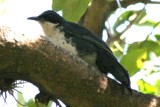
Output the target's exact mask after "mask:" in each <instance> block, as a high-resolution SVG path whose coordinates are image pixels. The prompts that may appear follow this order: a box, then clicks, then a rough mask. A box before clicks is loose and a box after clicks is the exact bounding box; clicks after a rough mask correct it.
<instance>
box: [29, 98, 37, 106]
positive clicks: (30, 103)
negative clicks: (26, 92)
mask: <svg viewBox="0 0 160 107" xmlns="http://www.w3.org/2000/svg"><path fill="white" fill-rule="evenodd" d="M27 106H28V107H37V106H36V104H35V102H34V100H33V99H30V100H29V101H28V102H27Z"/></svg>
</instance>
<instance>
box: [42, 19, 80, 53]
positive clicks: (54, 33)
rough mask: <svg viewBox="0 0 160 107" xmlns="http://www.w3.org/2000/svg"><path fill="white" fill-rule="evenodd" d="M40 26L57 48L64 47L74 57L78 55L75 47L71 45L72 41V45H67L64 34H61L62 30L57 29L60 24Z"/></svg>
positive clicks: (45, 23) (48, 23)
mask: <svg viewBox="0 0 160 107" xmlns="http://www.w3.org/2000/svg"><path fill="white" fill-rule="evenodd" d="M40 24H41V26H42V28H43V31H44V34H45V36H47V37H49V38H50V39H51V40H52V41H53V42H54V43H55V44H56V45H57V46H59V47H62V48H64V49H65V50H67V51H70V52H71V53H72V54H74V55H77V54H78V53H77V50H76V48H75V46H73V45H71V42H72V41H71V40H70V41H69V42H70V43H67V42H66V38H65V36H64V32H60V29H58V28H57V27H55V26H57V25H58V24H52V23H50V22H43V23H41V22H40Z"/></svg>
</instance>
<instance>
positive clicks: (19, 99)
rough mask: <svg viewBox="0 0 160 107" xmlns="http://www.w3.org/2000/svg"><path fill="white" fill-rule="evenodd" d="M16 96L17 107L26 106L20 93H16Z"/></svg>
mask: <svg viewBox="0 0 160 107" xmlns="http://www.w3.org/2000/svg"><path fill="white" fill-rule="evenodd" d="M17 94H18V99H17V100H18V102H19V103H17V107H24V106H23V105H25V104H26V102H25V100H24V97H23V95H22V93H19V92H18V93H17Z"/></svg>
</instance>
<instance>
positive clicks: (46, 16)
mask: <svg viewBox="0 0 160 107" xmlns="http://www.w3.org/2000/svg"><path fill="white" fill-rule="evenodd" d="M28 19H29V20H35V21H38V22H39V23H44V22H50V23H53V24H62V23H63V22H64V19H63V18H62V17H61V16H60V15H59V14H57V13H56V12H54V11H52V10H47V11H45V12H43V13H42V14H40V15H39V16H35V17H29V18H28Z"/></svg>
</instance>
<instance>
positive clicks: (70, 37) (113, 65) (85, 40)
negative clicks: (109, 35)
mask: <svg viewBox="0 0 160 107" xmlns="http://www.w3.org/2000/svg"><path fill="white" fill-rule="evenodd" d="M28 19H31V20H36V21H38V22H39V23H40V24H41V26H42V28H43V31H44V34H45V36H47V37H49V38H51V39H52V40H53V42H54V43H56V44H57V45H58V46H60V47H62V48H64V49H66V50H68V51H70V52H71V53H72V54H74V55H77V56H78V57H81V58H82V59H83V60H84V61H86V62H87V63H89V64H90V65H92V66H94V67H96V68H98V69H99V70H100V71H101V72H102V73H105V74H107V73H108V72H109V73H111V74H112V75H113V76H114V77H115V78H116V79H117V80H118V81H119V82H121V83H122V84H123V85H124V86H125V87H126V88H127V89H128V90H129V92H131V87H130V78H129V75H128V72H127V71H126V70H125V69H124V68H123V67H122V66H121V65H120V64H119V62H118V61H117V59H116V58H115V57H114V55H113V53H112V51H111V50H110V48H109V47H108V46H107V44H106V43H105V42H104V41H102V40H101V39H99V38H98V37H97V36H96V35H95V34H94V33H93V32H91V31H90V30H88V29H86V28H84V27H82V26H80V25H78V24H75V23H72V22H68V21H66V20H64V19H63V18H62V17H61V16H60V15H58V14H57V13H56V12H54V11H51V10H48V11H45V12H43V13H42V14H40V15H39V16H36V17H29V18H28Z"/></svg>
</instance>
